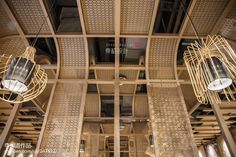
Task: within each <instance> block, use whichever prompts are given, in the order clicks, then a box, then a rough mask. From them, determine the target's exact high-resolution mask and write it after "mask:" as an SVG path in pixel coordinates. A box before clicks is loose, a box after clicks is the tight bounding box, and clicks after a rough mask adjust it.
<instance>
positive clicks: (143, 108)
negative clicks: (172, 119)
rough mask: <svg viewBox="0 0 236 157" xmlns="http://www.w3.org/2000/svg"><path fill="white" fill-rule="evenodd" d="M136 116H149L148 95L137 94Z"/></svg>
mask: <svg viewBox="0 0 236 157" xmlns="http://www.w3.org/2000/svg"><path fill="white" fill-rule="evenodd" d="M134 116H135V117H148V116H149V112H148V100H147V96H146V95H142V96H141V95H137V96H135V102H134Z"/></svg>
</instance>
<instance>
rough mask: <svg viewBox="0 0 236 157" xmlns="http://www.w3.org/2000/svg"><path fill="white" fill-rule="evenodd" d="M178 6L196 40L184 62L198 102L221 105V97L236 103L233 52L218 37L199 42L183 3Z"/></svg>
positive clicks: (189, 47)
mask: <svg viewBox="0 0 236 157" xmlns="http://www.w3.org/2000/svg"><path fill="white" fill-rule="evenodd" d="M180 2H181V6H182V8H183V10H184V12H185V13H186V15H187V17H188V19H189V22H190V24H191V26H192V28H193V31H194V34H195V36H196V38H197V40H196V41H195V43H191V44H190V46H188V47H187V50H186V51H185V52H184V61H185V64H186V67H187V70H188V73H189V76H190V80H191V82H192V86H193V89H194V93H195V95H196V97H197V99H198V101H199V102H200V103H203V104H207V103H209V102H210V103H220V102H221V97H222V96H223V97H224V98H225V99H227V100H228V101H231V100H235V96H234V94H233V90H234V91H236V88H235V85H234V84H235V78H236V54H235V52H234V51H233V49H232V48H231V47H230V45H229V44H228V42H227V41H226V40H225V39H224V38H223V37H221V36H219V35H208V36H207V38H206V39H203V38H201V39H200V38H199V36H198V33H197V30H196V28H195V26H194V24H193V22H192V19H191V18H190V16H189V14H188V12H187V11H186V10H185V8H184V4H183V2H182V1H180Z"/></svg>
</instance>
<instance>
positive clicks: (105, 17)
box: [81, 0, 114, 34]
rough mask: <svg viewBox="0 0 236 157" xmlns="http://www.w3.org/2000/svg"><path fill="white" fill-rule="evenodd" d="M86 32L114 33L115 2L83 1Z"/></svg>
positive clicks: (108, 0) (104, 0) (105, 0)
mask: <svg viewBox="0 0 236 157" xmlns="http://www.w3.org/2000/svg"><path fill="white" fill-rule="evenodd" d="M81 5H82V12H83V17H84V22H85V27H86V32H87V33H90V34H104V33H105V34H113V33H114V0H102V1H100V0H81Z"/></svg>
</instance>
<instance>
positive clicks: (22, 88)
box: [0, 46, 47, 103]
mask: <svg viewBox="0 0 236 157" xmlns="http://www.w3.org/2000/svg"><path fill="white" fill-rule="evenodd" d="M35 52H36V49H35V48H34V47H31V46H29V47H27V48H26V50H25V52H24V53H23V54H22V55H20V56H18V57H12V56H7V55H1V56H0V80H1V83H0V99H1V100H4V101H7V102H10V103H22V102H26V101H29V100H32V99H34V98H35V97H37V96H38V95H39V94H40V93H42V92H43V90H44V89H45V87H46V83H47V74H46V73H45V71H44V70H43V69H41V68H40V65H38V64H36V62H35V61H34V55H35Z"/></svg>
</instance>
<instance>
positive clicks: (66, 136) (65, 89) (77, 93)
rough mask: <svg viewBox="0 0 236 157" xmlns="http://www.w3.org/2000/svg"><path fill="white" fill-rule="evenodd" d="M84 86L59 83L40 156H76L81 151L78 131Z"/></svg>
mask: <svg viewBox="0 0 236 157" xmlns="http://www.w3.org/2000/svg"><path fill="white" fill-rule="evenodd" d="M82 88H83V86H82V85H80V84H58V85H57V87H56V91H55V94H54V98H53V101H52V104H51V108H50V112H49V115H48V120H47V124H46V127H45V131H44V134H43V139H42V143H41V146H40V150H46V149H47V150H51V151H53V152H54V153H50V152H46V151H42V152H39V157H56V156H67V157H74V156H76V153H78V152H79V145H78V141H79V140H80V139H79V138H80V133H79V132H78V129H79V127H81V126H80V125H79V124H80V119H79V117H80V105H81V96H82Z"/></svg>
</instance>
